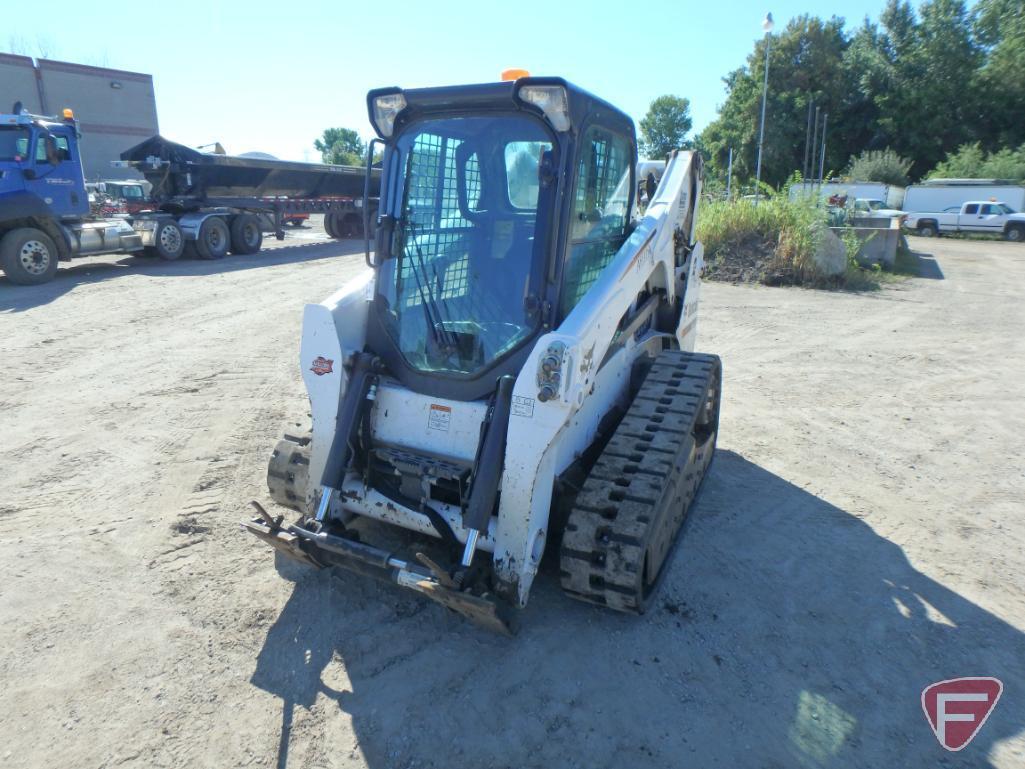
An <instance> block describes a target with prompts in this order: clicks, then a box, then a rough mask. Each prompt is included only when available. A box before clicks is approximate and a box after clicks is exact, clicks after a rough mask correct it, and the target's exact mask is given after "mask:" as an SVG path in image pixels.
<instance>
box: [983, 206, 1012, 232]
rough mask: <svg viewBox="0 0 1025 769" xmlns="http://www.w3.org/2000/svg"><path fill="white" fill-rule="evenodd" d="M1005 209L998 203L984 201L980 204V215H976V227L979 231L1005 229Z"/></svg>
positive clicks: (1001, 230) (1000, 230)
mask: <svg viewBox="0 0 1025 769" xmlns="http://www.w3.org/2000/svg"><path fill="white" fill-rule="evenodd" d="M1006 218H1007V217H1006V216H1005V215H1004V210H1003V209H1002V208H1001V207H1000V206H999V205H997V204H996V203H984V204H982V205H981V206H979V215H978V216H977V217H976V228H977V231H978V232H996V233H1000V232H1003V231H1004V220H1005V219H1006Z"/></svg>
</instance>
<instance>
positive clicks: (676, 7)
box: [0, 0, 885, 160]
mask: <svg viewBox="0 0 1025 769" xmlns="http://www.w3.org/2000/svg"><path fill="white" fill-rule="evenodd" d="M884 4H885V3H884V0H848V2H847V3H846V4H845V5H844V6H843V14H842V15H843V16H844V17H845V18H846V19H847V23H848V27H849V28H852V27H854V26H856V25H857V24H859V23H860V22H861V20H862V19H863V18H864V17H865V16H866V15H869V16H871V17H872V18H877V17H878V14H879V12H880V10H881V9H882V8H883V6H884ZM835 8H837V6H836V5H835V4H829V5H826V4H825V3H812V4H809V3H808V2H799V1H796V2H793V1H790V0H788V1H787V2H778V1H777V0H738V1H737V2H723V3H704V2H703V3H693V2H680V1H679V0H677V1H676V2H671V1H670V0H648V2H644V3H631V2H625V3H608V2H600V1H597V0H590V2H565V1H564V2H558V1H557V0H519V1H517V2H514V1H512V0H510V1H508V2H501V3H495V2H485V1H480V0H478V2H468V1H467V0H448V1H446V2H426V0H421V1H420V2H406V0H398V1H396V2H390V3H383V4H381V5H380V6H375V5H374V4H372V3H358V4H357V3H351V2H350V3H345V2H338V0H334V2H310V3H303V2H296V3H292V4H289V3H280V2H279V3H266V4H264V3H259V2H248V3H242V2H222V3H217V2H206V3H203V2H193V1H192V0H183V1H181V2H176V3H174V4H165V3H153V4H149V3H132V4H128V3H125V4H121V3H119V4H117V9H116V13H115V12H113V11H111V12H110V13H103V12H98V11H97V8H96V6H94V5H89V4H83V3H81V2H80V1H79V2H74V3H72V2H68V1H66V0H54V1H52V2H48V3H46V17H47V18H51V19H60V23H59V24H50V25H44V26H45V31H44V32H42V34H40V33H39V32H38V30H40V29H41V27H40V25H35V28H34V29H31V30H25V31H18V30H14V33H13V34H12V33H11V31H10V27H8V31H7V33H6V34H7V35H8V36H9V37H7V38H5V37H3V34H4V33H0V50H11V49H12V48H15V49H17V48H24V49H27V50H20V51H17V52H23V53H28V54H29V55H37V54H38V47H39V44H40V43H42V44H43V45H44V46H45V47H46V48H48V49H49V57H50V58H54V59H61V60H65V61H75V62H81V63H86V64H96V65H102V66H110V67H115V68H120V69H130V70H136V71H140V72H148V73H150V74H152V75H153V76H154V80H155V84H156V95H157V111H158V115H159V119H160V128H161V133H163V134H164V135H165V136H167V137H168V138H170V139H173V140H176V141H181V142H183V143H186V144H192V145H199V144H206V143H208V142H213V141H220V142H221V143H222V144H224V146H225V148H226V149H227V150H228V152H230V153H233V154H237V153H241V152H247V151H250V150H262V151H264V152H270V153H272V154H274V155H277V156H278V157H281V158H289V159H294V160H303V159H308V160H316V159H318V158H317V153H316V151H315V150H314V149H313V146H312V145H313V140H314V139H315V138H316V137H317V136H318V135H319V134H320V132H321V131H322V130H323V129H324V128H326V127H328V126H346V127H351V128H355V129H357V130H358V131H359V132H360V133H361V134H363V135H364V137H367V138H369V136H370V135H371V129H370V126H369V124H368V123H367V119H366V106H365V104H366V102H365V96H366V92H367V90H368V89H370V88H374V87H378V86H384V85H399V86H406V87H413V86H429V85H447V84H455V83H473V82H485V81H489V80H497V79H498V76H499V73H500V72H501V71H502V70H503V69H506V68H509V67H522V68H525V69H527V70H529V71H530V72H531V74H535V75H561V76H563V77H566V78H567V79H569V80H572V81H574V82H576V83H577V84H579V85H581V86H583V87H585V88H587V89H589V90H591V91H593V92H594V93H596V94H598V95H599V96H602V97H603V98H605V99H607V100H609V101H611V102H612V103H613V104H615V105H617V106H618V107H620V108H621V109H623V110H625V111H626V112H628V113H629V114H631V115H632V116H633V117H634V119H635V120H639V119H640V118H641V117H642V116H643V115H644V113H645V111H646V110H647V106H648V104H649V103H650V101H651V100H652V99H653V98H655V97H656V96H659V95H661V94H664V93H674V94H677V95H680V96H686V97H687V98H689V99H690V101H691V112H692V115H693V117H694V127H695V129H698V130H700V129H701V128H702V127H703V126H704V125H706V124H707V123H708V122H709V121H711V120H712V119H713V118H714V117H715V114H716V108H717V106H718V105H719V104H720V103H721V102H722V101H723V98H724V90H723V85H722V77H723V76H724V75H725V74H726V73H727V72H729V71H730V70H732V69H734V68H736V67H738V66H740V65H741V64H743V62H744V60H745V57H746V56H747V54H748V52H749V51H750V50H751V47H752V44H753V42H754V40H755V39H756V38H757V37H759V36H760V35H761V34H762V33H761V21H762V19H763V17H764V16H765V12H766V11H767V10H771V11H772V13H773V16H774V17H775V19H776V23H777V29H778V28H780V27H782V26H783V25H785V23H786V21H787V20H788V19H790V18H792V17H793V16H796V15H800V14H802V13H811V14H814V15H819V16H829V15H831V14H832V13H834V12H836V11H834V10H830V9H835ZM272 9H273V10H272ZM367 10H370V11H371V12H372V13H373V15H371V16H368V15H367V14H366V11H367ZM133 30H135V31H136V32H135V34H133Z"/></svg>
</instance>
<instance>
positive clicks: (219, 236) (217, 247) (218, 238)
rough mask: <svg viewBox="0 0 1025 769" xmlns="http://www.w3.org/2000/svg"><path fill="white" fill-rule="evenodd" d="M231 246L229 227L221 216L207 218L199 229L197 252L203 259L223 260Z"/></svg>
mask: <svg viewBox="0 0 1025 769" xmlns="http://www.w3.org/2000/svg"><path fill="white" fill-rule="evenodd" d="M230 245H231V233H230V232H229V231H228V225H227V224H225V223H224V220H223V219H222V218H220V217H219V216H211V217H209V218H207V219H206V220H205V221H204V222H203V224H202V225H201V226H200V228H199V237H198V238H196V251H197V252H198V253H199V256H200V257H201V258H203V259H222V258H224V255H225V254H227V253H228V247H229V246H230Z"/></svg>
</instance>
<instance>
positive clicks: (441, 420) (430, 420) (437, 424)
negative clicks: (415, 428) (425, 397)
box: [427, 403, 452, 433]
mask: <svg viewBox="0 0 1025 769" xmlns="http://www.w3.org/2000/svg"><path fill="white" fill-rule="evenodd" d="M451 423H452V409H450V408H449V407H448V406H441V405H439V404H437V403H432V404H431V410H430V412H429V413H428V417H427V427H428V428H430V429H431V430H441V431H442V432H444V433H447V432H448V428H449V425H450V424H451Z"/></svg>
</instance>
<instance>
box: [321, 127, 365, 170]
mask: <svg viewBox="0 0 1025 769" xmlns="http://www.w3.org/2000/svg"><path fill="white" fill-rule="evenodd" d="M313 146H314V147H316V148H317V151H318V152H320V157H321V159H322V160H323V161H324V162H325V163H333V164H336V165H343V166H361V165H363V163H364V162H366V154H367V145H366V144H364V142H363V140H362V139H361V138H360V137H359V134H358V133H356V131H354V130H352V129H351V128H325V129H324V135H323V137H321V138H320V139H316V140H315V141H314V142H313Z"/></svg>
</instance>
